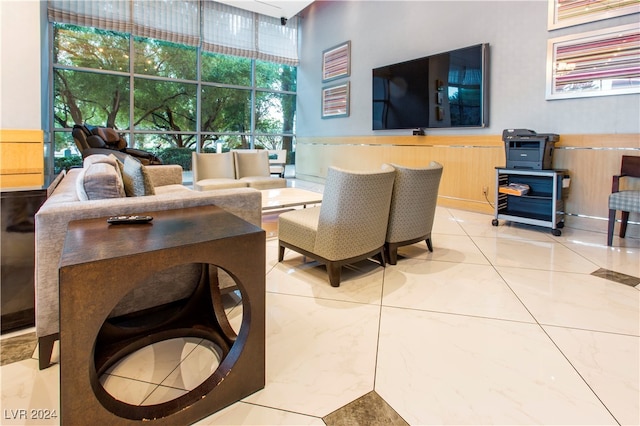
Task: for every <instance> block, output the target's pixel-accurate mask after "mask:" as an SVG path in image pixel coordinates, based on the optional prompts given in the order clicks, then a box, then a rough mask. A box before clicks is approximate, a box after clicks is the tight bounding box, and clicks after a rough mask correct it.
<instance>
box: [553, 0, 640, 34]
mask: <svg viewBox="0 0 640 426" xmlns="http://www.w3.org/2000/svg"><path fill="white" fill-rule="evenodd" d="M631 13H640V2H639V1H638V0H549V21H548V29H549V30H555V29H558V28H564V27H570V26H572V25H579V24H585V23H587V22H593V21H600V20H602V19H609V18H615V17H616V16H623V15H629V14H631Z"/></svg>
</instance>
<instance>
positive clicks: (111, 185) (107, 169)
mask: <svg viewBox="0 0 640 426" xmlns="http://www.w3.org/2000/svg"><path fill="white" fill-rule="evenodd" d="M91 157H94V158H91V159H90V157H87V158H86V159H85V160H89V161H85V164H84V167H83V168H82V171H81V172H80V173H79V174H78V177H77V180H76V192H77V195H78V198H79V199H80V200H81V201H87V200H102V199H105V198H121V197H124V196H125V191H124V184H123V182H122V177H121V176H120V169H119V167H118V166H117V164H116V162H115V161H114V159H112V158H109V157H107V156H105V155H92V156H91Z"/></svg>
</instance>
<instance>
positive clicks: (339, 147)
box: [295, 134, 640, 237]
mask: <svg viewBox="0 0 640 426" xmlns="http://www.w3.org/2000/svg"><path fill="white" fill-rule="evenodd" d="M623 155H635V156H640V135H638V134H601V135H560V141H559V142H557V143H556V145H555V152H554V155H553V166H554V168H556V169H567V171H568V174H569V176H570V178H571V184H570V188H569V190H568V195H567V198H566V209H565V210H566V212H565V213H566V214H567V217H566V226H568V227H574V228H580V229H589V230H597V231H598V232H602V233H606V228H607V217H608V204H607V203H608V197H609V193H610V192H611V177H612V176H613V175H614V174H618V173H620V160H621V157H622V156H623ZM295 156H296V158H295V163H296V177H297V178H299V179H304V180H309V181H314V182H323V181H324V178H325V177H326V174H327V168H328V167H329V166H336V167H342V168H346V169H354V170H366V169H372V168H378V167H380V166H381V165H382V164H383V163H397V164H402V165H405V166H409V167H419V166H425V165H427V164H429V162H430V161H432V160H433V161H438V162H439V163H441V164H442V165H443V166H444V170H443V174H442V181H441V183H440V191H439V196H438V205H441V206H444V207H452V208H457V209H462V210H470V211H477V212H482V213H488V214H493V213H494V210H493V207H492V206H491V204H490V203H489V202H491V203H494V200H495V194H496V182H495V180H496V177H495V168H496V167H504V165H505V150H504V142H503V141H502V135H470V136H460V135H456V136H438V135H428V136H351V137H298V138H297V141H296V155H295ZM485 187H486V188H488V199H489V201H487V200H486V199H485V197H484V195H483V189H484V188H485ZM630 221H632V222H633V224H632V223H631V222H630V223H629V228H628V230H627V235H628V236H630V237H639V236H640V226H638V225H636V224H637V223H638V222H640V217H638V216H637V215H633V214H632V215H631V217H630Z"/></svg>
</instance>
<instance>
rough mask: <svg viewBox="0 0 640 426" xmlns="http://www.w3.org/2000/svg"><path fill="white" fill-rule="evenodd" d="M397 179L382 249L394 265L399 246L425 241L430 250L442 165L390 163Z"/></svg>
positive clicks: (433, 163) (435, 163)
mask: <svg viewBox="0 0 640 426" xmlns="http://www.w3.org/2000/svg"><path fill="white" fill-rule="evenodd" d="M393 167H394V168H395V169H396V179H395V182H394V184H393V196H392V198H391V209H390V211H389V226H388V227H387V238H386V243H385V248H386V252H387V260H388V261H389V263H390V264H392V265H395V264H396V263H397V261H398V247H400V246H406V245H409V244H414V243H417V242H419V241H426V243H427V248H428V249H429V251H433V246H432V244H431V229H432V227H433V219H434V216H435V211H436V203H437V201H438V188H439V186H440V178H441V177H442V165H441V164H439V163H437V162H435V161H432V162H431V164H429V166H428V167H425V168H408V167H403V166H399V165H396V164H393Z"/></svg>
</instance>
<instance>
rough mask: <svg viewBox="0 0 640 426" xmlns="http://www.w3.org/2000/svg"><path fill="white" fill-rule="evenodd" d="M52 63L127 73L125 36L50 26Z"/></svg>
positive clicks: (77, 28) (83, 28)
mask: <svg viewBox="0 0 640 426" xmlns="http://www.w3.org/2000/svg"><path fill="white" fill-rule="evenodd" d="M53 40H54V42H53V62H54V63H55V64H60V65H69V66H76V67H86V68H94V69H100V70H110V71H122V72H128V71H129V35H128V34H122V33H116V32H113V31H104V30H98V29H96V28H89V27H77V26H75V25H66V24H54V26H53Z"/></svg>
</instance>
